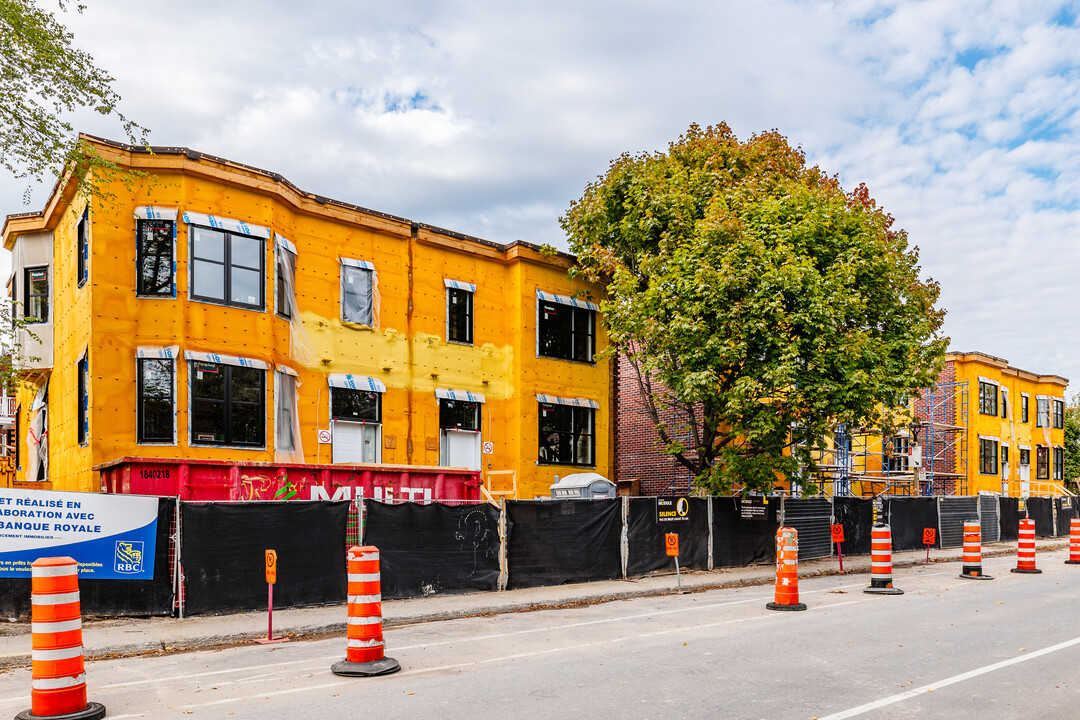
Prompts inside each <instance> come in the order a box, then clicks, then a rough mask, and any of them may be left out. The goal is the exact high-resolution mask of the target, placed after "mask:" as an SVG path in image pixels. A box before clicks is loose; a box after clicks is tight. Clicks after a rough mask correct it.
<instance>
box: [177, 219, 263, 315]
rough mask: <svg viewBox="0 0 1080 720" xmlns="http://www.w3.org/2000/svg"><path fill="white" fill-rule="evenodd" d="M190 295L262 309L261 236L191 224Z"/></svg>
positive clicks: (200, 298) (197, 298)
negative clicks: (239, 233)
mask: <svg viewBox="0 0 1080 720" xmlns="http://www.w3.org/2000/svg"><path fill="white" fill-rule="evenodd" d="M189 227H190V235H191V237H192V242H191V296H192V297H193V298H195V299H196V300H210V301H212V302H219V303H224V304H226V305H235V306H237V307H247V308H256V309H260V310H261V309H262V307H263V263H264V261H265V253H264V246H263V242H264V241H263V239H262V238H257V237H252V236H250V235H236V234H233V233H228V232H225V231H223V230H211V229H210V228H204V227H198V226H196V225H191V226H189Z"/></svg>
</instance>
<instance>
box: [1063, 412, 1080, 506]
mask: <svg viewBox="0 0 1080 720" xmlns="http://www.w3.org/2000/svg"><path fill="white" fill-rule="evenodd" d="M1064 473H1065V474H1064V476H1063V479H1064V480H1065V484H1066V485H1067V486H1068V485H1071V486H1072V488H1071V489H1072V490H1073V491H1074V492H1075V491H1076V490H1077V486H1078V485H1080V393H1077V394H1076V395H1073V397H1072V401H1071V402H1069V404H1068V405H1067V406H1066V407H1065V468H1064Z"/></svg>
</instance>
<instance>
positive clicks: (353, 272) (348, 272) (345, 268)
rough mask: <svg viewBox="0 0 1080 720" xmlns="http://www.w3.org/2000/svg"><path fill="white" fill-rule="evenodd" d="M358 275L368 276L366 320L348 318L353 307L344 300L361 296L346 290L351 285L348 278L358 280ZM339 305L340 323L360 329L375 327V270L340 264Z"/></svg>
mask: <svg viewBox="0 0 1080 720" xmlns="http://www.w3.org/2000/svg"><path fill="white" fill-rule="evenodd" d="M360 273H367V274H368V283H367V287H368V289H367V293H368V298H367V300H368V305H369V307H370V310H369V313H368V317H367V318H366V319H365V318H357V317H355V316H354V317H350V314H351V313H352V310H353V307H352V304H350V303H349V302H346V300H345V298H346V296H356V297H359V296H360V295H361V293H359V292H354V291H350V290H348V286H351V285H352V283H350V282H349V278H350V276H355V277H357V278H359V277H361V275H360ZM340 304H341V321H342V322H347V323H352V324H354V325H359V326H361V327H370V328H374V327H375V314H376V312H377V309H376V307H375V270H374V269H373V268H368V267H357V266H356V265H346V264H345V263H342V264H341V302H340Z"/></svg>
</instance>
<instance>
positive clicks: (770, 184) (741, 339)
mask: <svg viewBox="0 0 1080 720" xmlns="http://www.w3.org/2000/svg"><path fill="white" fill-rule="evenodd" d="M562 225H563V228H564V230H565V231H566V233H567V235H568V236H569V242H570V248H571V250H572V251H573V252H575V253H576V254H577V255H578V259H579V262H580V267H579V269H578V270H577V272H581V273H584V274H585V276H587V277H588V278H589V279H591V280H593V281H596V282H600V283H602V284H603V285H605V286H606V288H607V298H606V299H602V300H601V308H602V311H603V318H604V322H605V323H606V326H607V329H608V335H609V337H610V340H611V347H612V350H613V351H615V352H619V353H623V354H624V355H625V356H626V357H627V358H628V359H629V361H630V363H631V364H632V366H633V368H634V375H635V377H632V378H623V379H622V381H623V382H627V381H629V382H636V383H638V384H639V387H640V389H641V392H642V395H643V397H644V399H645V405H646V410H647V411H648V413H649V414H650V415H651V418H652V420H653V422H654V424H655V425H656V430H657V434H658V438H659V444H660V446H661V447H662V449H663V450H664V451H665V452H667V453H669V454H670V455H672V456H674V457H675V458H676V459H677V460H678V461H679V462H680V463H681V464H682V465H684V466H685V467H686V468H688V469H689V470H690V472H691V473H693V475H694V476H695V477H696V478H697V482H698V484H699V485H701V486H703V487H705V488H707V489H710V490H714V491H726V490H730V489H731V488H732V487H733V486H734V485H739V486H742V487H744V488H747V489H763V490H769V489H771V488H772V487H773V485H774V483H775V480H776V478H777V475H778V474H780V475H784V476H787V477H789V478H796V477H801V476H802V475H804V474H806V473H808V472H811V471H812V470H813V469H814V467H815V466H814V458H815V456H816V454H817V452H819V451H820V450H821V448H822V447H823V446H824V445H825V444H826V442H827V438H828V437H829V435H830V432H831V429H832V428H833V427H834V425H835V424H836V423H839V422H846V423H852V424H868V423H877V422H879V421H880V419H881V418H880V416H881V409H882V407H893V406H896V405H898V404H902V403H903V402H904V401H905V399H906V398H907V397H909V396H911V395H913V394H914V393H915V392H916V391H917V390H918V389H920V388H924V387H927V386H929V385H932V384H933V383H934V382H936V379H937V375H938V372H939V370H940V367H941V364H942V358H943V355H944V351H945V348H946V345H947V342H948V341H947V338H943V337H941V336H940V334H939V333H940V328H941V324H942V321H943V319H944V311H943V310H940V309H938V308H937V307H936V305H935V304H936V302H937V299H938V286H937V284H936V283H935V282H933V281H931V280H923V279H921V278H920V276H919V271H920V268H919V265H918V251H917V249H915V248H910V247H909V246H908V241H907V234H906V233H905V232H904V231H903V230H897V229H894V228H893V218H892V217H891V216H890V215H888V214H887V213H885V212H884V211H883V210H882V209H880V208H879V207H878V206H877V205H876V203H875V202H874V201H873V199H872V198H871V197H870V194H869V192H868V191H867V189H866V188H865V187H864V186H861V185H860V186H859V187H858V188H856V189H855V190H853V191H851V192H845V191H844V190H843V188H841V186H840V184H839V182H838V181H837V180H836V178H835V177H831V176H828V175H826V174H825V173H824V172H822V171H821V170H819V169H818V168H817V167H810V166H808V165H807V163H806V159H805V157H804V155H803V153H802V152H801V151H800V150H799V149H796V148H792V147H791V146H790V145H788V143H787V140H786V139H785V138H784V137H783V136H781V135H780V134H779V133H778V132H775V131H773V132H766V133H761V134H758V135H755V136H753V137H751V138H750V139H749V140H747V141H745V142H742V141H739V140H738V138H736V137H735V135H734V134H733V133H732V131H731V130H730V129H729V128H728V127H727V125H723V124H721V125H718V126H715V127H708V128H704V129H702V128H700V127H699V126H697V125H692V126H691V127H690V129H689V130H688V131H687V132H686V134H685V135H683V136H681V137H680V138H679V139H678V140H676V141H675V142H673V143H671V144H670V146H669V147H668V150H667V152H657V153H650V154H641V155H629V154H624V155H622V156H621V157H619V158H618V159H616V160H614V161H613V162H612V163H611V166H610V167H609V169H608V171H607V173H606V174H605V175H603V176H602V177H600V178H599V179H598V180H597V181H596V182H594V183H592V184H590V185H589V186H588V187H587V188H586V189H585V192H584V194H583V196H582V197H581V198H580V199H579V200H577V201H575V202H574V203H572V204H571V206H570V209H569V210H568V211H567V213H566V214H565V216H564V217H563V218H562ZM673 411H674V412H673ZM672 417H674V418H675V420H671V419H670V418H672Z"/></svg>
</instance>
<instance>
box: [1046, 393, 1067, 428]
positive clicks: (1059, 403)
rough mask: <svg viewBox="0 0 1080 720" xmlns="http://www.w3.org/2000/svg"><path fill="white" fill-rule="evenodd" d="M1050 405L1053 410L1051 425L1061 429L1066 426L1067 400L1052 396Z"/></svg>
mask: <svg viewBox="0 0 1080 720" xmlns="http://www.w3.org/2000/svg"><path fill="white" fill-rule="evenodd" d="M1050 407H1051V408H1052V412H1053V416H1052V418H1051V425H1050V427H1053V428H1056V429H1058V430H1061V429H1062V428H1064V427H1065V401H1064V400H1058V399H1057V398H1051V400H1050Z"/></svg>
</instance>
